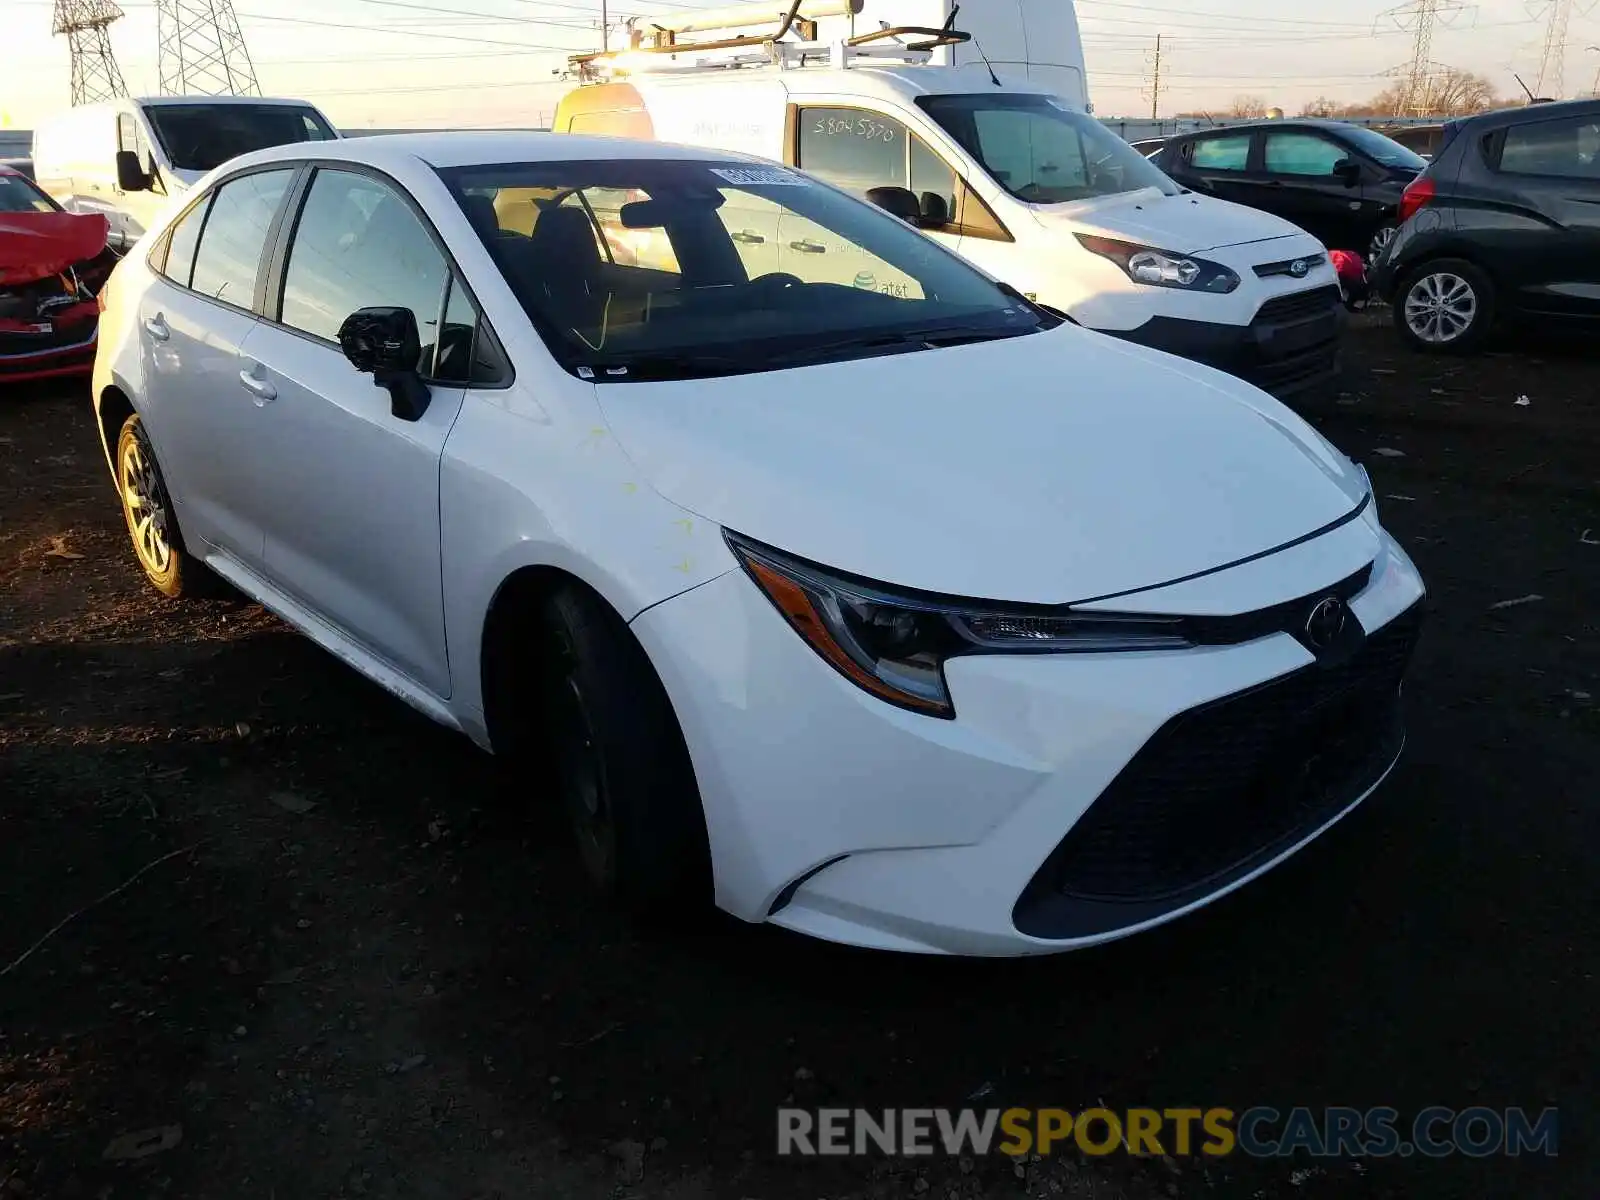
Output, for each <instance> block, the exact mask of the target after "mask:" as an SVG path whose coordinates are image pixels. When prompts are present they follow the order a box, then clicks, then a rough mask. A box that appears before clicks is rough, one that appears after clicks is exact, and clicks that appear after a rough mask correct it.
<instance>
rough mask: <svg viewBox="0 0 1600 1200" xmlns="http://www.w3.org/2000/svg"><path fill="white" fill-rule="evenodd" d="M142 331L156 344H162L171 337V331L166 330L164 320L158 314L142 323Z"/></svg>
mask: <svg viewBox="0 0 1600 1200" xmlns="http://www.w3.org/2000/svg"><path fill="white" fill-rule="evenodd" d="M144 331H145V332H146V333H148V334H149V335H150V336H151V337H152V338H154V339H155V340H156V341H158V342H164V341H166V340H167V339H168V338H169V337H171V336H172V330H170V329H168V328H167V321H166V318H165V317H163V316H162V315H161V314H160V313H157V314H156V315H155V316H153V317H151V318H150V319H149V320H148V321H146V322H145V323H144Z"/></svg>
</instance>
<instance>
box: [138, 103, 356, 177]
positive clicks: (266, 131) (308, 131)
mask: <svg viewBox="0 0 1600 1200" xmlns="http://www.w3.org/2000/svg"><path fill="white" fill-rule="evenodd" d="M145 115H146V116H147V117H149V118H150V126H151V128H152V129H154V130H155V135H156V140H157V141H159V142H160V143H161V148H162V149H163V150H165V151H166V153H167V161H168V162H170V163H171V164H172V165H173V167H175V168H176V169H177V170H179V171H209V170H211V169H212V168H213V167H220V166H221V165H222V164H223V163H225V162H227V161H228V160H229V159H230V158H237V157H238V156H239V155H241V154H249V153H250V152H251V151H252V150H265V149H266V148H267V147H268V146H286V145H289V144H290V143H291V142H326V141H331V140H332V139H333V138H334V137H335V136H336V135H335V134H334V132H333V130H332V129H331V128H329V126H328V123H327V122H326V121H324V120H323V119H322V118H321V117H320V116H318V115H317V112H316V110H315V109H313V108H310V107H308V106H306V105H299V104H152V105H149V106H148V107H147V108H146V109H145Z"/></svg>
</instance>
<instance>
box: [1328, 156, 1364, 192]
mask: <svg viewBox="0 0 1600 1200" xmlns="http://www.w3.org/2000/svg"><path fill="white" fill-rule="evenodd" d="M1333 174H1334V177H1335V178H1338V179H1342V180H1344V185H1345V187H1355V185H1356V184H1358V183H1360V182H1361V164H1360V163H1358V162H1357V161H1356V160H1355V159H1353V158H1341V159H1340V160H1339V161H1338V162H1336V163H1334V164H1333Z"/></svg>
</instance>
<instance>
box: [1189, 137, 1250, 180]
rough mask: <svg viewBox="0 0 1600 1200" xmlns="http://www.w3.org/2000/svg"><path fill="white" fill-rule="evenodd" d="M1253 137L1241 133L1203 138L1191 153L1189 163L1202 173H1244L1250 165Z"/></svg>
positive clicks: (1196, 143)
mask: <svg viewBox="0 0 1600 1200" xmlns="http://www.w3.org/2000/svg"><path fill="white" fill-rule="evenodd" d="M1251 137H1252V135H1251V134H1248V133H1241V134H1235V135H1234V136H1232V137H1212V138H1201V139H1200V140H1199V141H1197V142H1195V143H1194V148H1193V149H1192V150H1191V151H1190V152H1189V162H1190V163H1191V164H1192V165H1194V166H1196V167H1198V168H1200V169H1201V170H1202V171H1243V170H1245V169H1246V168H1247V167H1248V166H1249V165H1250V139H1251Z"/></svg>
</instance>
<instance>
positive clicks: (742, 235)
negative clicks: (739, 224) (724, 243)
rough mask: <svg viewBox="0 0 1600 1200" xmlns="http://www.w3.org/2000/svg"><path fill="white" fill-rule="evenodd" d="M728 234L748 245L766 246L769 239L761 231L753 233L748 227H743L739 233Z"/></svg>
mask: <svg viewBox="0 0 1600 1200" xmlns="http://www.w3.org/2000/svg"><path fill="white" fill-rule="evenodd" d="M728 236H730V237H731V238H733V240H734V241H736V242H743V243H744V244H745V245H747V246H764V245H766V241H767V239H766V238H764V237H762V236H761V235H760V234H759V233H752V232H751V231H750V230H748V229H741V230H740V231H739V232H738V233H734V234H729V235H728Z"/></svg>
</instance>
